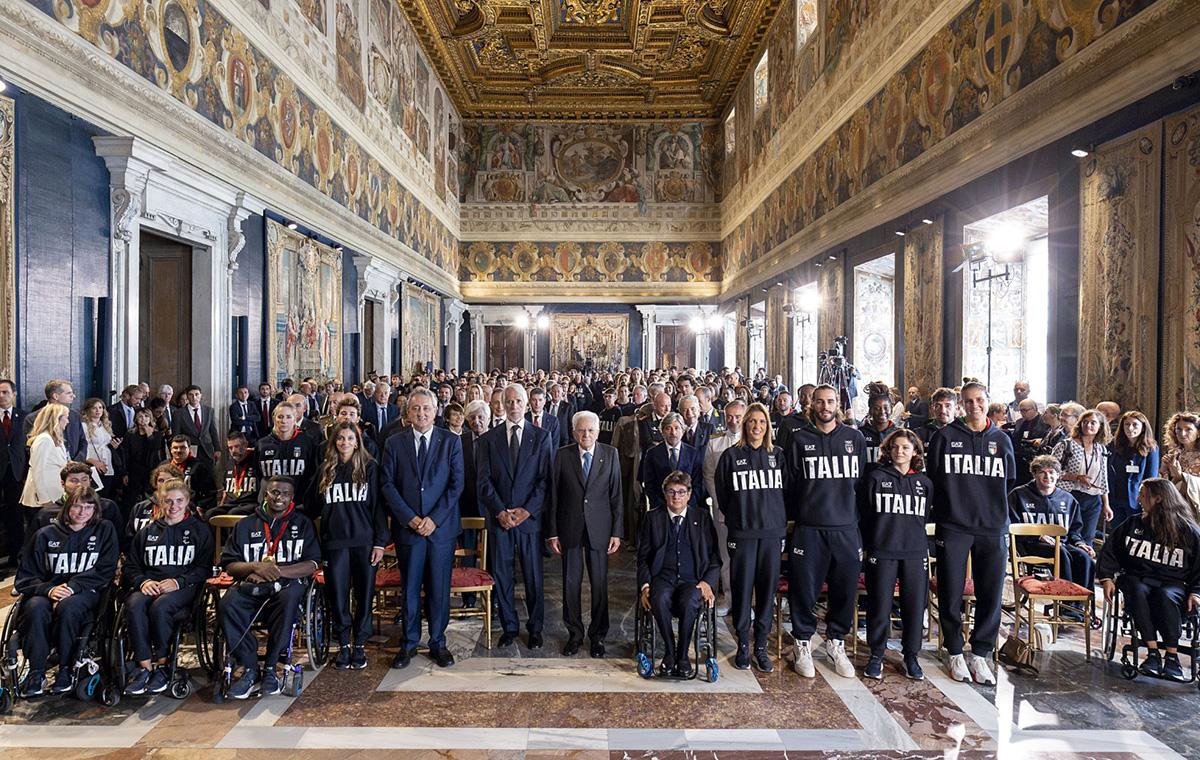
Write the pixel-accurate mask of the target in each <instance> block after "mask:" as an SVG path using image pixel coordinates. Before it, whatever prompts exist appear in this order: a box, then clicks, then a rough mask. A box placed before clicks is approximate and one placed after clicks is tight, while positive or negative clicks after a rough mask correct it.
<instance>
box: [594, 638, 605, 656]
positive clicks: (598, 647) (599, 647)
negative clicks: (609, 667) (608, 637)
mask: <svg viewBox="0 0 1200 760" xmlns="http://www.w3.org/2000/svg"><path fill="white" fill-rule="evenodd" d="M603 656H604V642H603V641H593V642H592V657H595V658H597V659H599V658H601V657H603Z"/></svg>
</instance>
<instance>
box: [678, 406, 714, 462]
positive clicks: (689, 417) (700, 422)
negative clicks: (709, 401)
mask: <svg viewBox="0 0 1200 760" xmlns="http://www.w3.org/2000/svg"><path fill="white" fill-rule="evenodd" d="M679 416H680V417H682V418H683V442H684V443H686V444H687V445H688V446H691V447H692V448H693V449H695V450H696V451H699V452H701V454H703V453H704V449H705V448H707V447H708V439H709V438H711V437H712V434H713V431H714V430H716V425H714V424H713V423H712V422H711V421H710V420H706V419H704V417H703V415H701V414H700V399H698V398H696V397H695V396H691V395H688V396H684V397H683V398H681V399H679Z"/></svg>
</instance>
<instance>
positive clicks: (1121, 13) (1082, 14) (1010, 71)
mask: <svg viewBox="0 0 1200 760" xmlns="http://www.w3.org/2000/svg"><path fill="white" fill-rule="evenodd" d="M1152 4H1153V0H1123V1H1122V2H1120V3H1118V2H1114V0H1073V1H1072V2H1066V0H1042V1H1040V2H1036V3H1035V2H1032V0H972V2H970V3H969V4H968V5H967V7H966V8H964V9H963V10H962V12H960V13H959V14H958V16H957V17H955V19H954V20H953V21H952V22H950V24H949V25H947V26H946V27H944V28H943V29H941V30H939V31H938V32H937V33H936V34H934V36H933V38H932V39H931V40H930V42H929V44H928V45H927V46H926V47H925V49H924V50H922V51H921V52H919V53H917V54H916V55H914V56H913V57H912V59H911V60H910V61H909V62H908V63H907V64H906V65H905V66H904V67H903V68H902V69H901V70H900V71H899V72H897V73H896V74H895V75H894V76H892V77H891V79H889V80H888V81H887V82H886V83H884V85H883V86H882V87H881V88H880V90H879V91H878V92H877V93H875V95H873V96H872V97H871V99H870V100H868V101H867V103H865V104H864V105H863V106H862V107H861V108H859V109H858V110H857V111H856V112H855V113H853V114H851V116H850V117H849V118H848V119H847V120H846V121H845V122H844V123H842V124H841V125H840V126H839V127H838V128H837V130H836V131H835V132H834V133H833V134H832V135H830V136H829V138H828V139H827V140H826V141H825V142H824V143H823V144H822V145H821V146H819V147H818V148H817V149H816V151H815V152H814V153H813V154H812V155H810V156H809V157H808V158H806V159H805V160H804V161H802V162H801V163H800V165H799V166H797V167H796V168H795V169H794V170H793V171H792V172H791V173H790V174H789V175H788V176H787V177H786V178H785V179H784V180H783V181H782V182H781V183H780V184H779V186H778V187H776V188H775V189H774V190H772V191H771V193H770V194H769V196H768V197H767V198H766V199H765V200H764V201H763V202H762V203H761V204H760V205H759V206H758V207H757V208H756V209H755V210H754V211H753V212H752V213H751V214H750V215H749V216H747V217H746V218H745V219H744V220H743V221H742V222H741V223H740V224H739V225H738V227H737V229H736V230H735V231H733V232H731V233H730V234H729V235H728V236H726V238H725V241H724V246H723V250H724V253H725V255H726V256H730V257H731V259H730V260H732V261H739V262H741V263H742V264H743V266H747V265H750V264H752V263H753V262H755V261H757V260H758V259H760V258H762V257H763V256H765V255H766V254H767V253H769V252H770V251H771V250H772V249H774V248H775V247H776V246H778V245H779V244H781V243H783V242H784V241H785V240H788V239H790V238H791V237H793V236H794V235H796V234H797V233H798V232H800V231H801V230H802V229H804V228H805V227H808V226H809V225H811V224H812V223H813V222H815V221H816V220H818V219H820V218H822V217H823V216H825V215H826V214H828V213H829V212H830V211H832V210H833V209H835V208H837V207H838V206H840V205H842V204H843V203H845V202H846V201H848V200H849V199H850V198H853V197H854V196H855V195H857V194H859V193H861V192H862V191H863V190H865V189H866V188H868V187H870V186H871V185H873V184H874V183H875V182H877V181H878V180H880V179H882V178H883V177H885V176H886V175H888V174H890V173H891V172H893V171H895V170H896V169H897V168H899V167H901V166H904V165H906V164H908V163H910V162H912V161H913V160H914V159H916V158H917V157H918V156H920V155H922V154H923V153H925V152H926V151H927V150H929V149H930V148H932V147H934V146H935V145H937V144H938V143H940V142H941V141H943V140H945V139H946V138H947V137H948V136H950V135H952V134H954V133H955V132H957V131H958V130H960V129H962V128H963V127H964V126H966V125H968V124H970V123H971V122H973V121H975V120H976V119H978V118H979V117H980V116H982V115H983V114H985V113H987V112H988V111H990V110H992V109H994V108H995V107H996V106H997V105H998V104H1000V103H1002V102H1004V101H1006V100H1007V99H1008V98H1011V97H1012V96H1013V95H1015V94H1016V93H1018V92H1019V91H1020V90H1021V89H1022V88H1025V87H1028V86H1029V84H1030V83H1032V82H1034V81H1036V80H1038V79H1039V78H1041V77H1042V76H1044V75H1045V74H1047V73H1048V72H1050V71H1052V70H1053V69H1054V68H1056V67H1057V66H1059V65H1060V64H1061V63H1062V62H1063V61H1066V60H1067V59H1069V58H1071V57H1072V56H1075V55H1077V54H1078V53H1079V52H1080V51H1081V50H1083V49H1085V48H1086V47H1087V46H1088V45H1091V44H1093V43H1094V42H1095V41H1096V40H1097V39H1099V38H1100V37H1102V36H1103V35H1105V34H1107V33H1109V32H1111V31H1112V30H1113V29H1116V28H1117V27H1118V26H1120V25H1121V24H1123V23H1125V22H1126V21H1128V20H1129V19H1131V18H1133V17H1134V16H1135V15H1137V14H1138V13H1139V12H1140V11H1142V10H1143V9H1145V8H1147V7H1149V6H1150V5H1152ZM873 7H876V4H875V3H874V2H870V1H869V0H829V2H828V4H827V6H826V8H827V13H828V14H829V15H827V16H826V17H825V18H824V19H822V26H823V28H824V29H825V33H824V34H825V47H826V60H827V62H834V61H835V60H836V56H837V52H836V51H837V50H838V49H842V50H843V51H844V49H845V48H846V46H847V45H849V44H850V43H851V41H852V39H853V35H854V33H855V32H854V28H853V25H852V24H848V21H847V20H849V21H853V20H854V19H861V18H862V17H864V14H865V15H867V16H869V15H870V14H871V13H872V11H871V8H873ZM1001 9H1004V10H1005V11H1006V13H1005V15H1004V18H1003V19H1002V21H1003V23H997V22H996V18H998V17H999V16H997V14H998V13H999V11H1000V10H1001ZM875 12H878V11H875ZM809 47H811V46H806V48H805V51H807V50H808V48H809ZM830 48H833V50H830ZM805 51H802V52H801V54H800V57H801V60H803V59H804V57H805ZM806 70H807V69H806V68H805V66H800V67H799V69H798V73H797V76H799V77H803V76H804V71H806ZM828 75H829V69H828V67H827V69H826V76H828ZM772 76H774V70H772ZM802 84H803V83H798V84H797V86H802ZM748 96H749V87H745V86H743V87H742V88H741V90H740V91H739V99H738V101H737V109H738V117H739V122H738V127H737V132H738V134H739V135H743V134H748V133H749V126H750V124H749V122H746V124H745V126H746V130H747V131H743V121H742V120H743V119H748V118H750V117H749V114H750V113H751V111H750V110H749V109H751V108H752V105H751V103H750V102H749V101H748V100H747V98H748ZM797 106H798V107H803V102H802V101H798V103H797ZM752 152H753V151H748V150H738V151H737V152H736V153H735V154H734V155H735V157H736V158H737V172H736V173H737V175H738V176H742V174H743V173H744V171H745V169H746V167H747V166H748V161H749V155H748V154H750V153H752ZM759 155H761V153H760V154H759ZM730 179H731V181H733V180H732V178H730ZM743 228H745V229H743ZM727 271H729V270H728V269H727Z"/></svg>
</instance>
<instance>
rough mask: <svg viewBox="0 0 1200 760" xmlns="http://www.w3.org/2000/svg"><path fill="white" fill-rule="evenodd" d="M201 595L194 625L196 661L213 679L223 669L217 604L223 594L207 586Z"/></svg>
mask: <svg viewBox="0 0 1200 760" xmlns="http://www.w3.org/2000/svg"><path fill="white" fill-rule="evenodd" d="M200 593H201V601H200V603H199V604H198V605H196V619H195V621H194V623H193V631H194V635H195V637H196V660H197V662H199V664H200V669H201V670H203V671H204V672H205V673H207V674H208V675H209V676H210V677H212V676H213V675H214V674H215V673H216V672H217V670H218V669H219V668H220V667H221V657H220V651H219V639H220V635H221V626H220V621H219V620H218V619H217V602H218V601H220V599H221V593H220V592H219V591H218V590H217V589H215V588H212V587H211V586H209V585H207V584H206V585H205V586H204V590H203V591H201V592H200Z"/></svg>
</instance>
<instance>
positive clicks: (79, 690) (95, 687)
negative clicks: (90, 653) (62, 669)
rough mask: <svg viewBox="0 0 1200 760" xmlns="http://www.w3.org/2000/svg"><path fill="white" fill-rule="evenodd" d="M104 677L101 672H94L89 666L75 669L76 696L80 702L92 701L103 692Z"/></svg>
mask: <svg viewBox="0 0 1200 760" xmlns="http://www.w3.org/2000/svg"><path fill="white" fill-rule="evenodd" d="M102 681H103V679H102V678H101V677H100V672H99V671H97V672H95V673H92V672H91V671H90V670H89V669H88V667H87V666H81V667H80V668H79V669H78V670H77V671H75V698H76V699H78V700H79V701H80V702H91V701H92V700H94V699H97V698H98V697H99V696H100V694H101V692H102V686H103V683H102Z"/></svg>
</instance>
